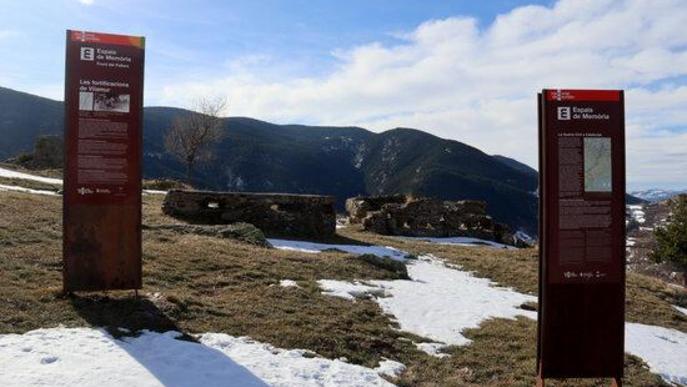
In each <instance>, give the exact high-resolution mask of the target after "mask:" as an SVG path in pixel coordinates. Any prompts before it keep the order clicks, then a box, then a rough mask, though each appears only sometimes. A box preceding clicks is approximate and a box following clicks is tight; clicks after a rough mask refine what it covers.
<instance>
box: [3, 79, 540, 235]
mask: <svg viewBox="0 0 687 387" xmlns="http://www.w3.org/2000/svg"><path fill="white" fill-rule="evenodd" d="M18 105H23V106H24V108H23V109H19V108H18ZM0 107H2V109H0V131H2V133H5V134H6V136H5V138H6V139H8V141H4V142H3V144H2V145H0V158H7V157H10V156H14V155H16V154H17V153H20V152H26V151H30V150H31V146H32V144H33V140H34V139H35V137H36V136H39V135H45V134H53V135H62V133H63V125H64V124H63V121H64V120H63V118H64V116H63V114H64V113H63V111H62V110H63V109H62V102H59V101H53V100H50V99H46V98H42V97H35V96H32V95H31V94H27V93H21V92H17V91H14V90H11V89H6V88H0ZM6 107H9V108H6ZM36 112H40V114H37V113H36ZM187 112H188V111H187V110H185V109H180V108H172V107H164V106H151V107H146V108H144V118H143V128H144V132H143V152H144V162H143V164H144V165H143V169H144V176H145V177H146V178H161V177H167V178H177V179H180V178H182V177H183V176H184V166H183V165H182V164H181V163H179V162H178V161H177V160H175V159H173V158H172V157H171V156H170V155H169V154H168V153H167V152H165V149H164V146H163V144H164V141H163V138H164V133H165V130H166V129H167V128H168V127H169V126H170V125H171V123H172V121H173V120H174V118H175V117H176V116H178V115H180V114H185V113H187ZM222 129H223V130H224V131H225V136H224V138H223V139H222V141H221V142H220V143H218V144H217V145H216V148H215V154H216V159H215V160H214V161H213V162H211V163H207V164H206V165H203V166H200V167H199V168H198V170H197V172H196V174H195V178H194V184H195V185H197V186H198V187H199V188H204V189H215V190H232V191H255V192H266V191H271V192H290V193H313V194H327V195H334V196H336V197H337V202H338V204H339V208H342V207H343V201H344V200H345V199H346V198H347V197H351V196H357V195H383V194H397V193H404V194H411V195H416V196H430V197H437V198H440V199H446V200H462V199H476V200H484V201H486V202H487V209H488V212H489V213H490V215H492V217H494V218H495V219H496V220H497V221H501V222H504V223H507V224H509V225H511V227H513V228H514V229H516V230H523V231H525V232H527V233H529V234H531V235H536V233H537V230H536V226H537V222H536V214H537V201H536V200H537V199H536V197H535V196H534V195H533V194H532V192H534V191H535V190H536V188H537V175H536V171H534V170H533V169H531V170H526V168H523V167H522V166H524V164H521V163H519V164H521V167H519V168H516V167H514V166H513V165H509V163H508V162H504V161H503V160H501V159H499V158H496V157H493V156H490V155H487V154H486V153H484V152H482V151H481V150H479V149H478V148H475V147H472V146H470V145H467V144H464V143H462V142H460V141H456V140H448V139H443V138H440V137H437V136H435V135H432V134H430V133H427V132H424V131H421V130H418V129H412V128H404V127H399V128H393V129H389V130H387V131H384V132H380V133H375V132H372V131H369V130H367V129H365V128H361V127H356V126H337V127H333V126H308V125H299V124H287V125H279V124H273V123H270V122H267V121H262V120H258V119H254V118H250V117H226V118H223V120H222ZM509 160H512V159H509ZM513 162H516V163H517V161H515V160H513ZM525 167H526V166H525Z"/></svg>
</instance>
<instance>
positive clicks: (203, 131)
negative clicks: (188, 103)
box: [165, 98, 227, 184]
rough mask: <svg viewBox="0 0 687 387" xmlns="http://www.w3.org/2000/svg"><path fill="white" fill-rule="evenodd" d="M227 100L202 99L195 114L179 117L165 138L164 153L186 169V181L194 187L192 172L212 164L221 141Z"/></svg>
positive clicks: (193, 112)
mask: <svg viewBox="0 0 687 387" xmlns="http://www.w3.org/2000/svg"><path fill="white" fill-rule="evenodd" d="M226 104H227V101H226V99H225V98H213V99H208V98H202V99H199V100H197V101H196V102H195V104H194V107H193V111H192V112H189V113H187V114H184V115H182V116H179V117H176V118H175V119H174V121H172V126H171V127H170V128H169V129H168V130H167V133H166V135H165V149H166V150H167V152H169V153H171V154H172V155H173V156H174V157H175V158H177V159H178V160H179V161H181V162H182V163H184V164H185V165H186V180H187V182H188V183H189V184H192V181H191V178H192V176H193V168H194V167H195V166H196V165H197V164H198V163H200V162H205V161H208V160H211V159H212V157H213V147H212V146H213V145H214V144H216V143H217V142H219V140H221V139H222V135H223V132H222V117H221V114H222V111H223V110H224V108H225V107H226Z"/></svg>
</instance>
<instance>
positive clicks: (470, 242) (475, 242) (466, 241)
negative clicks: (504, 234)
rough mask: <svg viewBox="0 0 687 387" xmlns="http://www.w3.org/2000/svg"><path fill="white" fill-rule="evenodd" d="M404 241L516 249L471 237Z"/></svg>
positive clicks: (412, 238) (422, 238)
mask: <svg viewBox="0 0 687 387" xmlns="http://www.w3.org/2000/svg"><path fill="white" fill-rule="evenodd" d="M404 239H411V240H419V241H423V242H428V243H436V244H439V245H454V246H468V247H475V246H488V247H495V248H499V249H517V248H516V247H514V246H508V245H504V244H503V243H497V242H494V241H489V240H486V239H479V238H471V237H447V238H430V237H427V238H424V237H404Z"/></svg>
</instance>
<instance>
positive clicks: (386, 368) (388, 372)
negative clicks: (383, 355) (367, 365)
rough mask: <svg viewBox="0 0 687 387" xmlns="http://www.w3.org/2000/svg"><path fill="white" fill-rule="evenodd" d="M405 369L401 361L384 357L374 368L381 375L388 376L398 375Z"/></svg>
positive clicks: (394, 376)
mask: <svg viewBox="0 0 687 387" xmlns="http://www.w3.org/2000/svg"><path fill="white" fill-rule="evenodd" d="M405 370H406V366H405V365H404V364H403V363H400V362H397V361H395V360H389V359H384V360H382V361H380V362H379V366H377V368H375V371H377V373H378V374H380V375H382V376H389V377H392V378H396V377H398V376H400V375H401V374H402V373H403V371H405Z"/></svg>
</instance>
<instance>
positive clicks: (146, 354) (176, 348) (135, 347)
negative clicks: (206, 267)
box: [0, 328, 393, 387]
mask: <svg viewBox="0 0 687 387" xmlns="http://www.w3.org/2000/svg"><path fill="white" fill-rule="evenodd" d="M178 336H180V334H179V333H178V332H172V331H170V332H166V333H157V332H150V331H143V332H142V334H141V335H140V336H138V337H129V338H125V339H123V340H116V339H114V338H113V337H112V336H110V335H109V334H108V333H107V332H105V331H103V330H100V329H92V328H70V329H68V328H53V329H39V330H35V331H31V332H28V333H25V334H23V335H17V334H8V335H0V349H1V350H0V364H2V369H4V370H12V372H11V373H9V372H0V385H2V386H3V387H14V386H33V385H46V386H55V387H66V386H97V387H111V386H112V387H114V386H146V387H147V386H156V387H157V386H226V385H227V383H230V384H231V385H235V386H247V387H248V386H268V385H273V386H330V385H336V386H392V384H391V383H389V382H387V381H386V380H384V379H383V378H382V377H381V376H380V375H379V373H378V371H377V369H370V368H366V367H362V366H358V365H353V364H348V363H346V362H343V361H340V360H329V359H324V358H320V357H313V353H312V352H310V351H306V350H297V349H296V350H285V349H279V348H274V347H272V346H271V345H268V344H263V343H259V342H256V341H253V340H251V339H249V338H246V337H233V336H229V335H226V334H222V333H206V334H203V335H200V336H199V337H198V340H199V343H196V342H189V341H182V340H177V339H176V338H177V337H178ZM380 367H381V365H380ZM391 368H393V367H392V366H391V364H385V367H384V369H385V370H389V369H391Z"/></svg>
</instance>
